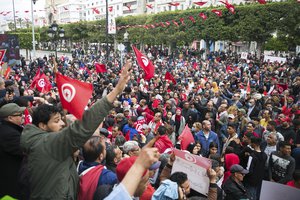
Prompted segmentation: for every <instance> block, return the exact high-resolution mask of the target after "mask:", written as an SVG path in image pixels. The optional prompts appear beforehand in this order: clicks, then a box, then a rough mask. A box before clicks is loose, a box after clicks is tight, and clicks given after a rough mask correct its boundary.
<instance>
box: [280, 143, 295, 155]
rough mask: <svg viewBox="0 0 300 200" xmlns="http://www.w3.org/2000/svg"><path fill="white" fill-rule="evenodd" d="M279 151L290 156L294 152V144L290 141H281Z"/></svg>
mask: <svg viewBox="0 0 300 200" xmlns="http://www.w3.org/2000/svg"><path fill="white" fill-rule="evenodd" d="M278 146H279V151H280V153H282V154H283V155H285V156H290V155H291V152H292V145H291V144H290V143H289V142H288V141H280V142H279V144H278Z"/></svg>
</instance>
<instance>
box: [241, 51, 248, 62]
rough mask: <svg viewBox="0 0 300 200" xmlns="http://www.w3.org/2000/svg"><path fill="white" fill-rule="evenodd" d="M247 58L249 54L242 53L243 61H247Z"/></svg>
mask: <svg viewBox="0 0 300 200" xmlns="http://www.w3.org/2000/svg"><path fill="white" fill-rule="evenodd" d="M247 57H248V53H247V52H242V54H241V59H245V60H247Z"/></svg>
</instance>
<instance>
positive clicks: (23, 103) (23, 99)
mask: <svg viewBox="0 0 300 200" xmlns="http://www.w3.org/2000/svg"><path fill="white" fill-rule="evenodd" d="M28 102H29V99H28V98H26V97H25V96H22V97H19V98H17V99H16V100H15V103H16V104H18V106H20V107H27V106H28Z"/></svg>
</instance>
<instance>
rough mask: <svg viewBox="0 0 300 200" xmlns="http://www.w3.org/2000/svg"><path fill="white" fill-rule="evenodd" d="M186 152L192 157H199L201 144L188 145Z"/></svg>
mask: <svg viewBox="0 0 300 200" xmlns="http://www.w3.org/2000/svg"><path fill="white" fill-rule="evenodd" d="M187 151H188V152H190V153H191V154H194V155H199V154H200V152H201V144H200V143H199V142H195V143H190V144H189V145H188V147H187Z"/></svg>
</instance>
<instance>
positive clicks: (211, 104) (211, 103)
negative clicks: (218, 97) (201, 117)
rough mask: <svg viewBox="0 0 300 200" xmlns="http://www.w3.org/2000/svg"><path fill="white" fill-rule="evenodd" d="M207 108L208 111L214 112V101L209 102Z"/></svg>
mask: <svg viewBox="0 0 300 200" xmlns="http://www.w3.org/2000/svg"><path fill="white" fill-rule="evenodd" d="M206 107H207V110H209V111H212V110H213V107H214V104H213V102H212V101H209V102H207V105H206Z"/></svg>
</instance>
